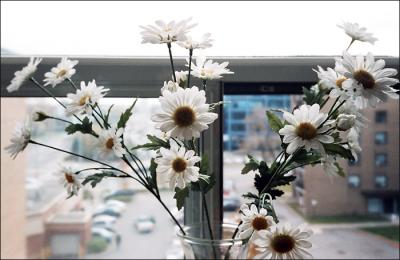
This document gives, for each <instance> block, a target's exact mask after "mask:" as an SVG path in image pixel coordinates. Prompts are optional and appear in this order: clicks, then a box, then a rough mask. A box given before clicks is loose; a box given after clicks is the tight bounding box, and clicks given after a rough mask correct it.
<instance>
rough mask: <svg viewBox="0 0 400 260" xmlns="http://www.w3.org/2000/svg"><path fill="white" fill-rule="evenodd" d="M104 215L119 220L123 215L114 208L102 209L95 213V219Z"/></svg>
mask: <svg viewBox="0 0 400 260" xmlns="http://www.w3.org/2000/svg"><path fill="white" fill-rule="evenodd" d="M102 215H107V216H113V217H117V218H119V217H120V216H121V213H120V212H118V211H116V210H114V209H112V208H102V209H99V210H96V211H95V213H94V214H93V217H97V216H102Z"/></svg>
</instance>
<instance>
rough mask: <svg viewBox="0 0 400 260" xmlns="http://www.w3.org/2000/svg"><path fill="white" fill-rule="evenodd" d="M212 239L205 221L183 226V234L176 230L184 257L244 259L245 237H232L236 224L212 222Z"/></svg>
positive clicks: (245, 250)
mask: <svg viewBox="0 0 400 260" xmlns="http://www.w3.org/2000/svg"><path fill="white" fill-rule="evenodd" d="M212 225H213V227H214V229H213V233H214V234H213V235H214V240H211V239H209V232H208V226H207V223H201V224H194V225H189V226H185V227H184V230H185V233H186V234H185V235H183V234H182V232H181V231H178V233H177V235H178V237H179V238H180V240H181V243H182V247H183V252H184V254H185V258H186V259H246V258H247V254H248V246H247V243H246V239H240V238H235V239H232V235H233V234H234V232H235V230H236V228H237V225H235V224H228V223H218V224H215V223H213V224H212Z"/></svg>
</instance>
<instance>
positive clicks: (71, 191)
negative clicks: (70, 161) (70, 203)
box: [60, 166, 81, 196]
mask: <svg viewBox="0 0 400 260" xmlns="http://www.w3.org/2000/svg"><path fill="white" fill-rule="evenodd" d="M60 173H61V177H60V181H61V183H62V184H63V185H64V187H65V188H66V189H67V193H68V196H73V195H78V192H79V189H80V188H81V183H80V181H79V179H80V175H79V173H77V174H76V173H75V172H74V171H73V170H72V169H71V167H66V166H62V167H61V169H60Z"/></svg>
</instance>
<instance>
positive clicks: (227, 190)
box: [224, 179, 236, 197]
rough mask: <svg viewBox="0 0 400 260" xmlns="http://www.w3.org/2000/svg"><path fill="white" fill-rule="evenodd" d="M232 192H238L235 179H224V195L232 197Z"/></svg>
mask: <svg viewBox="0 0 400 260" xmlns="http://www.w3.org/2000/svg"><path fill="white" fill-rule="evenodd" d="M232 193H236V184H235V181H234V180H232V179H227V180H224V197H230V196H232Z"/></svg>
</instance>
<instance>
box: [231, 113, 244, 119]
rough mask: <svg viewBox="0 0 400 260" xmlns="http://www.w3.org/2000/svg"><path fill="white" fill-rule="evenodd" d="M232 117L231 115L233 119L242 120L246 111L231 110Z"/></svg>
mask: <svg viewBox="0 0 400 260" xmlns="http://www.w3.org/2000/svg"><path fill="white" fill-rule="evenodd" d="M232 117H233V119H239V120H242V119H244V118H245V117H246V113H245V112H233V113H232Z"/></svg>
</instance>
